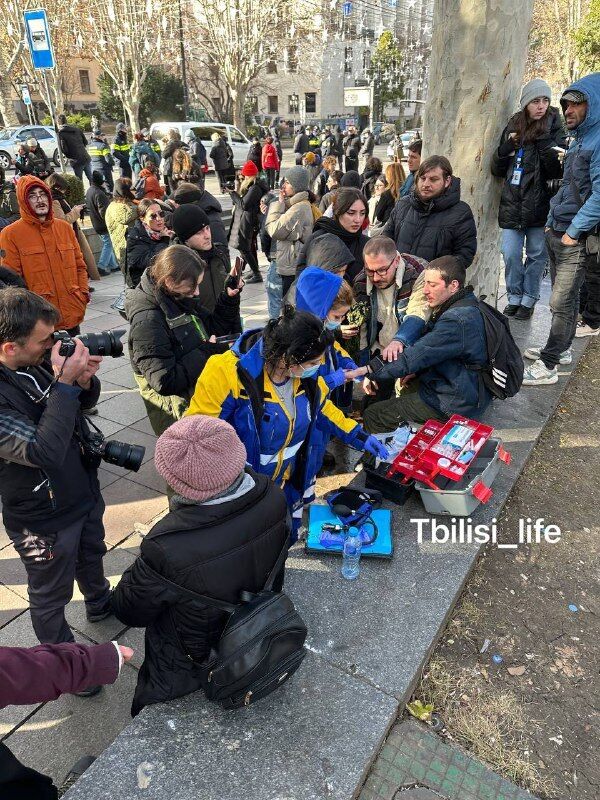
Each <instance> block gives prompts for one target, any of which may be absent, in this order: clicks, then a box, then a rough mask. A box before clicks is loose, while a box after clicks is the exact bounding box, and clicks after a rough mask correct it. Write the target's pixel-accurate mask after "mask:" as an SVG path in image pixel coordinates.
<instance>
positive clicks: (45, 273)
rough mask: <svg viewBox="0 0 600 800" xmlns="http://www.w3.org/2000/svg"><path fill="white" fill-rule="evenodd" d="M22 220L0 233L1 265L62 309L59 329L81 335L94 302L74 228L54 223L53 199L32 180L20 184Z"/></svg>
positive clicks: (44, 188)
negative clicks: (80, 332)
mask: <svg viewBox="0 0 600 800" xmlns="http://www.w3.org/2000/svg"><path fill="white" fill-rule="evenodd" d="M17 201H18V203H19V210H20V212H21V219H19V220H17V222H13V223H12V225H8V226H7V227H6V228H4V229H3V230H2V231H1V232H0V251H3V253H2V262H1V263H2V266H4V267H8V268H9V269H12V270H14V272H16V273H17V274H18V275H20V276H21V277H22V278H23V280H24V281H25V283H26V285H27V288H28V289H30V290H31V291H32V292H35V293H36V294H39V295H41V296H42V297H45V298H46V300H49V301H50V303H52V305H53V306H54V307H55V308H57V309H58V312H59V314H60V318H59V319H58V321H57V324H56V328H57V330H58V329H66V330H68V331H69V333H71V334H72V335H74V334H77V333H79V325H80V324H81V322H82V321H83V317H84V315H85V309H86V306H87V304H88V302H89V297H90V295H89V290H88V274H87V269H86V266H85V261H84V259H83V255H82V253H81V249H80V247H79V242H78V241H77V236H76V235H75V232H74V230H73V226H72V225H70V224H69V223H68V222H65V221H64V220H62V219H54V215H53V213H52V194H51V192H50V189H49V188H48V186H46V184H45V183H44V182H43V181H42V180H40V179H39V178H36V177H34V176H32V175H25V176H23V177H22V178H21V179H20V180H19V181H18V183H17Z"/></svg>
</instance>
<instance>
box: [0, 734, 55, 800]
mask: <svg viewBox="0 0 600 800" xmlns="http://www.w3.org/2000/svg"><path fill="white" fill-rule="evenodd" d="M0 797H1V798H2V800H56V798H57V797H58V791H57V789H56V786H55V785H54V784H53V783H52V778H49V777H48V776H47V775H42V773H41V772H36V771H35V770H34V769H30V768H29V767H26V766H25V765H24V764H21V762H20V761H19V760H18V758H16V757H15V756H14V755H13V754H12V753H11V752H10V750H9V749H8V747H7V746H6V745H5V744H4V743H3V742H0Z"/></svg>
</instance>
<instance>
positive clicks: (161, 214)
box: [148, 211, 165, 221]
mask: <svg viewBox="0 0 600 800" xmlns="http://www.w3.org/2000/svg"><path fill="white" fill-rule="evenodd" d="M164 218H165V212H164V211H153V212H152V214H148V219H151V220H153V221H154V220H157V219H164Z"/></svg>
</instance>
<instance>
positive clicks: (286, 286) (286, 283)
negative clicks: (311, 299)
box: [281, 275, 296, 301]
mask: <svg viewBox="0 0 600 800" xmlns="http://www.w3.org/2000/svg"><path fill="white" fill-rule="evenodd" d="M295 280H296V276H295V275H282V276H281V296H282V297H283V300H284V301H285V296H286V294H287V293H288V292H289V290H290V289H291V288H292V284H293V282H294V281H295Z"/></svg>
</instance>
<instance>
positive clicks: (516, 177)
mask: <svg viewBox="0 0 600 800" xmlns="http://www.w3.org/2000/svg"><path fill="white" fill-rule="evenodd" d="M522 162H523V148H522V147H520V148H519V151H518V152H517V160H516V162H515V168H514V169H513V174H512V178H511V179H510V185H511V186H520V185H521V180H522V179H523V167H522V166H521V164H522Z"/></svg>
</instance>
